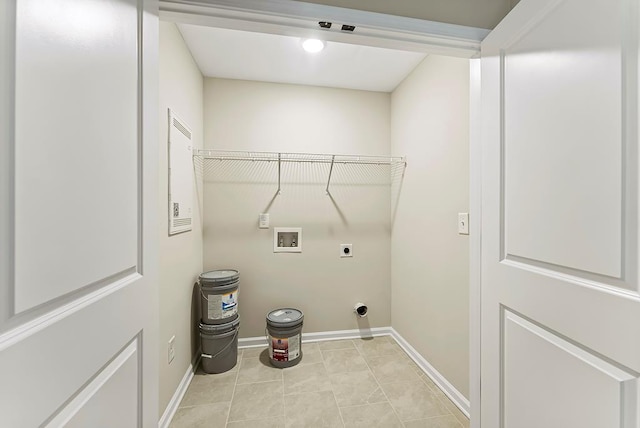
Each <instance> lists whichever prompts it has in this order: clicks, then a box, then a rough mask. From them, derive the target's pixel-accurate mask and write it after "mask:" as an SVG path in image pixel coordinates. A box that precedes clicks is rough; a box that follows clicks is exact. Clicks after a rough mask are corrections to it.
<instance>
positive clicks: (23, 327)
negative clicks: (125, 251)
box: [0, 268, 142, 352]
mask: <svg viewBox="0 0 640 428" xmlns="http://www.w3.org/2000/svg"><path fill="white" fill-rule="evenodd" d="M140 278H142V275H140V274H139V273H137V272H136V271H135V268H131V269H128V270H126V271H124V272H120V273H119V274H116V275H114V276H112V277H109V278H107V279H105V281H104V282H100V283H98V284H96V285H95V287H93V288H92V289H91V290H87V289H83V290H79V291H76V292H73V293H71V295H69V296H66V297H62V298H60V300H59V301H58V300H56V301H55V304H54V305H52V306H51V307H47V304H45V305H44V306H43V307H41V308H36V309H35V310H34V311H33V312H30V313H28V314H25V316H24V317H23V316H20V315H18V316H16V317H15V318H13V319H11V320H10V321H9V322H8V323H7V326H8V327H9V329H8V330H7V331H5V332H4V333H1V334H0V352H2V351H3V350H4V349H6V348H8V347H10V346H13V345H15V344H17V343H19V342H21V341H23V340H25V339H27V338H29V337H30V336H32V335H34V334H37V333H39V332H40V331H42V330H45V329H47V328H49V327H50V326H52V325H54V324H56V323H58V322H60V321H62V320H64V318H67V317H70V316H73V315H74V314H75V313H77V312H80V311H82V310H84V309H86V308H88V307H89V306H91V305H93V304H95V303H96V302H98V301H100V300H101V299H103V298H105V297H107V296H109V295H110V294H113V293H116V292H118V291H120V290H122V289H124V288H126V287H130V286H135V284H134V283H135V282H136V281H138V280H139V279H140ZM34 316H35V317H34Z"/></svg>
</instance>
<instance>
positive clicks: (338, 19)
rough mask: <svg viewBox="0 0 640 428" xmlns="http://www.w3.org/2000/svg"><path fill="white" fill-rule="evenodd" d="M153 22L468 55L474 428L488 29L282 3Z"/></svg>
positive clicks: (193, 6)
mask: <svg viewBox="0 0 640 428" xmlns="http://www.w3.org/2000/svg"><path fill="white" fill-rule="evenodd" d="M318 17H322V20H326V21H331V22H334V23H340V24H350V25H355V26H356V27H357V28H358V29H359V31H358V32H356V33H344V32H341V31H339V30H337V31H333V30H331V31H327V30H321V29H319V28H318V20H319V18H318ZM160 19H162V20H167V21H173V22H180V23H187V24H194V25H203V26H210V27H217V28H226V29H232V30H244V31H252V32H261V33H267V34H279V35H286V36H292V37H314V36H318V35H322V38H323V39H324V40H327V41H335V42H343V43H351V44H360V45H365V46H372V47H380V48H388V49H402V50H410V51H415V52H424V53H429V54H436V55H444V56H453V57H460V58H467V59H469V60H470V61H469V67H470V68H469V71H470V98H469V101H470V116H469V118H470V124H469V168H470V171H469V181H470V183H469V209H470V211H471V216H470V219H469V221H470V235H469V342H470V343H469V364H470V372H469V373H470V381H469V389H470V396H469V402H470V416H471V418H470V420H471V427H472V428H479V427H480V339H481V338H480V320H481V317H480V303H481V300H480V290H481V289H480V266H481V260H480V257H481V253H480V250H481V234H480V232H481V229H480V225H481V208H482V203H481V202H482V201H481V196H482V192H481V191H482V189H481V177H482V175H481V163H482V147H481V138H480V130H481V125H480V111H481V110H480V109H481V105H480V95H481V75H480V59H479V57H480V43H481V42H482V40H484V38H485V37H486V36H487V35H488V34H489V33H490V30H487V29H482V28H475V27H467V26H461V25H455V24H446V23H441V22H435V21H426V20H422V19H415V18H407V17H401V16H393V15H387V14H381V13H374V12H367V11H361V10H354V9H346V8H341V7H334V6H326V5H321V4H312V3H304V2H299V1H290V0H161V1H160Z"/></svg>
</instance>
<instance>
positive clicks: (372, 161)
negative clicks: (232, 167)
mask: <svg viewBox="0 0 640 428" xmlns="http://www.w3.org/2000/svg"><path fill="white" fill-rule="evenodd" d="M193 155H194V156H198V157H201V158H204V159H213V160H235V161H250V162H255V161H267V162H278V161H280V162H312V163H329V164H330V163H332V162H333V163H337V164H361V165H392V164H397V163H404V162H405V159H404V157H397V156H396V157H394V156H368V155H334V154H320V153H277V152H240V151H221V150H197V149H196V150H194V151H193Z"/></svg>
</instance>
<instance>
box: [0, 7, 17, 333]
mask: <svg viewBox="0 0 640 428" xmlns="http://www.w3.org/2000/svg"><path fill="white" fill-rule="evenodd" d="M0 28H2V31H1V32H0V93H2V94H3V96H2V97H0V207H2V208H1V209H0V326H2V324H3V323H4V322H5V321H6V320H8V319H9V318H11V316H12V315H13V311H14V308H13V301H14V299H13V283H14V261H15V251H14V250H15V241H14V237H15V232H14V231H15V227H14V225H15V221H14V210H13V207H14V206H15V193H14V189H15V67H13V66H12V65H13V64H15V57H16V0H6V1H2V2H0Z"/></svg>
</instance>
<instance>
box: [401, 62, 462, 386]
mask: <svg viewBox="0 0 640 428" xmlns="http://www.w3.org/2000/svg"><path fill="white" fill-rule="evenodd" d="M391 106H392V120H391V129H392V134H391V135H392V138H391V140H392V148H393V152H392V155H394V156H407V162H408V164H407V168H406V170H405V173H404V176H403V180H402V183H401V186H400V187H399V189H398V190H397V192H398V194H397V196H396V197H394V198H393V204H394V206H393V207H392V210H393V211H394V213H393V216H392V217H393V227H392V236H391V246H392V249H391V258H392V262H391V277H392V292H391V294H392V310H391V314H392V315H391V316H392V318H391V321H392V324H391V325H392V327H393V328H394V329H395V330H397V331H398V333H400V334H401V335H402V336H403V337H404V338H405V339H406V340H407V341H408V342H410V343H411V345H412V346H413V347H414V348H415V349H416V350H417V351H418V352H419V353H420V354H421V355H422V357H424V358H425V359H426V360H427V361H429V363H430V364H432V365H433V366H434V367H435V368H436V369H437V370H438V371H439V372H440V373H442V375H443V376H444V377H446V378H447V380H448V381H449V382H451V384H453V385H454V386H455V388H456V389H457V390H459V391H460V392H462V393H463V394H464V395H465V396H467V397H468V394H469V325H468V319H469V242H468V236H466V235H458V232H457V220H456V219H457V213H458V212H469V63H468V60H465V59H459V58H451V57H443V56H436V55H431V56H429V57H427V58H426V59H425V61H423V62H422V63H421V64H420V65H419V66H418V67H416V69H415V70H414V71H413V72H412V74H411V75H410V76H409V77H408V78H407V79H405V81H404V82H402V84H401V85H400V86H399V87H398V88H397V89H396V90H395V91H394V93H393V94H392V103H391Z"/></svg>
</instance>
